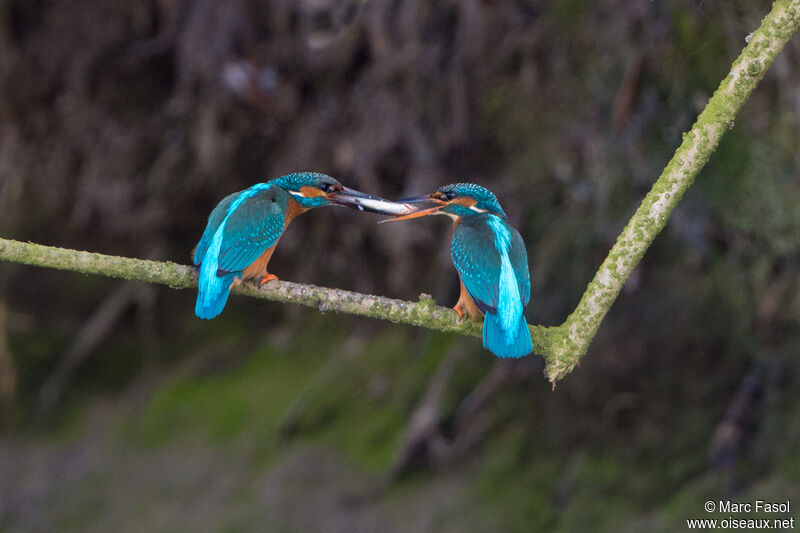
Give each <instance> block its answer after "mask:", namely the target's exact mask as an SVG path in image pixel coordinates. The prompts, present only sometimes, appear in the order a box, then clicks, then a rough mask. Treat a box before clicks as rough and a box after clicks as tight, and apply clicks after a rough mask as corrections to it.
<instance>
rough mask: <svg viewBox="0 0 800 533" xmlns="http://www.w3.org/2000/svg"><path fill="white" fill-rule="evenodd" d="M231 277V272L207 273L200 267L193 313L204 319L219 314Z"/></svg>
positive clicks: (226, 298) (229, 286)
mask: <svg viewBox="0 0 800 533" xmlns="http://www.w3.org/2000/svg"><path fill="white" fill-rule="evenodd" d="M233 277H234V275H233V274H228V275H226V276H217V275H216V272H214V273H210V275H209V273H207V272H203V268H202V267H201V268H200V279H199V282H198V289H199V290H198V292H197V303H196V304H195V305H194V314H196V315H197V316H199V317H200V318H204V319H206V320H210V319H212V318H214V317H215V316H217V315H218V314H220V313H221V312H222V309H223V308H224V307H225V302H227V301H228V294H230V292H231V282H232V281H233Z"/></svg>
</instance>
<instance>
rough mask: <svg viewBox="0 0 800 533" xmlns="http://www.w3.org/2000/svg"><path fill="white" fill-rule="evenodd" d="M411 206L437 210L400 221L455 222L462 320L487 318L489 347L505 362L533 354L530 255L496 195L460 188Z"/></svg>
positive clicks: (485, 338) (485, 342) (451, 187)
mask: <svg viewBox="0 0 800 533" xmlns="http://www.w3.org/2000/svg"><path fill="white" fill-rule="evenodd" d="M405 201H406V202H408V203H407V205H414V204H419V205H423V204H426V203H428V204H430V203H434V204H435V205H434V207H430V208H424V209H423V208H421V207H420V208H417V209H415V210H414V211H413V212H411V213H409V214H405V215H402V216H399V217H397V218H395V219H394V220H405V219H409V218H416V217H419V216H426V215H435V214H442V215H448V216H450V217H451V218H453V220H454V221H455V226H454V229H453V240H452V243H451V247H450V254H451V256H452V258H453V264H454V265H455V267H456V270H457V271H458V275H459V277H460V279H461V284H462V290H461V297H460V298H459V300H458V303H457V304H456V306H455V308H454V309H455V310H456V311H458V313H459V315H461V314H462V313H463V312H464V311H467V312H468V313H470V314H471V315H473V316H475V317H479V316H480V314H481V313H483V315H484V320H483V346H484V347H485V348H487V349H488V350H490V351H491V352H492V353H494V354H495V355H497V356H499V357H522V356H525V355H528V354H529V353H531V352H532V351H533V343H532V342H531V335H530V330H529V329H528V323H527V320H526V319H525V307H526V306H527V305H528V302H529V301H530V295H531V279H530V271H529V269H528V253H527V251H526V250H525V243H524V242H523V241H522V237H521V236H520V234H519V232H518V231H517V230H516V229H514V228H512V227H511V226H510V225H509V224H508V219H507V217H506V214H505V212H504V211H503V208H502V207H501V206H500V203H499V202H498V201H497V198H496V197H495V195H494V194H492V192H491V191H489V190H488V189H486V188H485V187H481V186H480V185H476V184H474V183H454V184H452V185H445V186H443V187H439V188H438V189H436V190H435V191H433V192H432V193H431V194H429V195H426V196H421V197H416V198H409V199H407V200H405ZM473 304H474V305H473Z"/></svg>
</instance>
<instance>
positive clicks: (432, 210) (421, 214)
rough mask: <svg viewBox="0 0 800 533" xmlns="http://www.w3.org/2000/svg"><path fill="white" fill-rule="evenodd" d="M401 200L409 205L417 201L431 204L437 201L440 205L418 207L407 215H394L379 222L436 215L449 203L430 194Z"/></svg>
mask: <svg viewBox="0 0 800 533" xmlns="http://www.w3.org/2000/svg"><path fill="white" fill-rule="evenodd" d="M401 202H404V204H405V205H408V206H410V205H412V204H415V203H419V204H427V205H430V204H431V203H436V204H439V205H435V206H433V207H429V208H427V209H416V210H414V211H412V212H411V213H407V214H405V215H401V216H397V217H394V218H387V219H386V220H381V221H380V222H378V223H379V224H382V223H384V222H397V221H398V220H409V219H412V218H419V217H424V216H428V215H435V214H436V212H437V211H439V210H440V209H441V208H443V207H444V206H446V205H447V202H443V201H442V200H437V199H435V198H431V197H429V196H423V197H419V198H409V199H407V200H401Z"/></svg>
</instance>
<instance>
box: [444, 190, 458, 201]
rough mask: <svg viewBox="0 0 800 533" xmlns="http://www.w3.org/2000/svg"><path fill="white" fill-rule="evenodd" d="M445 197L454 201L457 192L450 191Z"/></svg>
mask: <svg viewBox="0 0 800 533" xmlns="http://www.w3.org/2000/svg"><path fill="white" fill-rule="evenodd" d="M445 196H447V199H448V200H452V199H453V198H455V197H456V193H455V191H448V192H447V193H445Z"/></svg>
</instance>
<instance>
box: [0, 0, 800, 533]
mask: <svg viewBox="0 0 800 533" xmlns="http://www.w3.org/2000/svg"><path fill="white" fill-rule="evenodd" d="M769 4H770V3H769V2H766V1H758V2H752V1H745V0H726V1H704V2H695V1H678V0H673V1H664V2H623V1H610V2H599V3H598V2H588V1H582V0H570V1H568V2H539V1H526V0H498V1H479V0H467V1H448V0H444V1H432V2H430V1H419V0H399V1H396V0H367V1H360V0H352V1H343V2H330V1H327V0H304V1H301V2H295V1H290V0H273V1H261V2H259V1H245V0H233V1H227V2H213V1H209V0H199V1H194V2H192V1H185V0H159V1H149V2H123V1H120V0H111V1H105V2H75V1H59V2H47V1H17V0H11V1H8V2H5V3H4V4H3V6H2V8H0V234H2V235H4V236H8V237H13V238H17V239H22V240H31V241H36V242H41V243H44V244H55V245H61V246H69V247H75V248H81V249H90V250H93V251H101V252H105V253H112V254H120V255H129V256H137V257H149V258H158V259H170V260H174V261H179V262H188V260H189V251H190V250H191V249H192V247H193V246H194V244H195V242H196V240H197V238H198V237H199V235H200V233H201V232H202V229H203V226H204V223H205V217H206V216H207V215H208V213H209V211H210V210H211V208H212V207H213V206H214V205H215V204H216V202H217V201H218V200H219V199H220V198H222V197H223V196H224V195H226V194H228V193H230V192H232V191H235V190H240V189H242V188H244V187H247V186H249V185H251V184H252V183H254V182H256V181H262V180H265V179H269V178H272V177H277V176H279V175H281V174H284V173H288V172H291V171H296V170H318V171H324V172H327V173H329V174H331V175H333V176H336V177H337V178H339V179H340V180H341V181H342V182H344V183H345V184H346V185H349V186H352V187H356V188H359V189H361V190H364V191H369V192H373V193H375V194H379V195H382V196H386V197H400V196H405V195H411V194H419V193H423V192H427V191H429V190H432V189H433V188H434V187H435V186H437V185H441V184H444V183H450V182H454V181H474V182H478V183H481V184H483V185H486V186H487V187H488V188H490V189H491V190H493V191H494V192H496V193H497V195H498V197H499V198H500V200H501V202H502V204H503V206H504V208H505V209H506V211H507V212H508V213H509V215H510V217H511V219H512V222H513V223H514V225H515V226H516V227H518V228H519V229H520V231H521V233H522V235H523V237H524V238H525V240H526V243H527V245H528V253H529V257H530V260H531V264H532V270H533V281H534V287H533V299H532V304H531V306H530V308H529V318H530V321H531V322H534V323H542V324H547V325H552V324H558V323H560V322H561V321H562V320H563V319H564V317H565V316H566V315H567V314H568V313H569V312H570V311H571V309H572V308H573V307H574V305H575V304H576V302H577V301H578V298H579V297H580V294H581V293H582V292H583V290H584V288H585V286H586V284H587V283H588V281H589V280H590V279H591V277H592V275H593V273H594V271H595V269H596V268H597V266H598V265H599V264H600V262H601V261H602V259H603V258H604V256H605V253H606V252H607V250H608V249H609V247H610V245H611V244H612V243H613V242H614V239H615V238H616V236H617V234H618V233H619V231H620V229H621V228H622V226H623V224H624V223H625V221H626V220H627V218H628V216H630V214H631V213H632V212H633V210H634V209H635V208H636V206H637V205H638V201H639V199H640V198H641V197H642V196H643V194H644V193H645V192H646V191H647V190H648V188H649V186H650V184H651V183H652V182H653V181H654V180H655V178H656V177H657V175H658V174H659V172H660V171H661V169H662V167H663V166H664V165H665V164H666V162H667V160H668V159H669V157H670V156H671V154H672V152H673V150H674V149H675V147H676V146H677V145H678V143H679V141H680V138H681V137H680V136H681V133H682V132H683V131H685V130H687V129H688V128H689V126H690V125H691V123H692V121H693V119H694V117H695V116H696V114H697V113H698V112H699V110H700V109H702V107H703V105H704V103H705V101H706V100H707V98H708V96H709V94H710V92H711V91H713V90H714V88H715V87H716V86H717V84H718V83H719V81H720V80H721V79H722V78H723V77H724V76H725V75H726V74H727V71H728V68H729V66H730V64H731V61H732V60H733V59H734V58H735V57H736V55H738V53H739V51H740V50H741V48H742V47H743V46H744V42H745V38H746V36H747V34H748V33H749V32H750V31H752V30H753V29H755V28H756V27H757V25H758V23H759V19H760V18H761V17H762V16H763V15H764V14H765V13H766V11H767V10H768V9H769ZM799 63H800V42H798V40H797V39H794V40H793V41H792V42H790V44H789V46H788V47H787V49H786V50H785V52H784V53H783V54H782V55H781V56H780V57H779V58H778V60H777V61H776V63H775V65H774V67H773V68H772V69H771V70H770V71H769V72H768V74H767V76H766V78H765V80H764V82H763V83H762V84H761V85H760V86H759V88H758V89H757V91H756V92H755V93H754V95H753V97H752V98H751V100H750V102H748V104H747V105H746V107H745V108H744V110H743V111H742V113H741V114H740V116H739V118H738V119H737V121H736V123H735V124H732V125H731V131H729V132H728V134H727V135H726V136H725V138H724V139H723V141H722V144H721V145H720V147H719V149H718V150H717V152H716V154H715V155H714V156H713V158H712V160H711V162H710V163H709V164H708V166H707V167H706V168H705V169H704V170H703V172H702V173H701V174H700V176H699V177H698V179H697V182H696V184H695V185H694V187H693V188H692V189H690V191H689V193H688V194H687V196H686V198H685V199H684V201H683V202H682V203H681V204H680V205H679V207H678V208H677V210H676V212H675V213H674V215H673V218H672V219H671V220H670V223H669V226H668V228H667V230H666V231H665V232H664V234H663V235H661V236H660V237H659V238H658V239H657V241H656V243H655V245H654V246H653V247H652V248H651V250H650V251H649V252H648V254H647V255H646V256H645V258H644V260H643V262H642V264H641V266H640V267H639V268H638V269H637V271H636V273H635V274H634V276H633V277H632V278H631V279H630V280H629V282H628V284H627V285H626V288H625V290H624V292H623V295H622V296H621V297H620V299H619V301H618V302H617V303H616V304H615V306H614V307H613V308H612V310H611V313H610V314H609V316H608V318H607V319H606V322H605V323H604V324H603V326H602V327H601V330H600V334H599V335H598V338H597V339H596V340H595V343H594V345H593V346H592V347H591V349H590V351H589V354H588V355H587V357H586V359H585V362H584V363H583V364H582V366H581V367H580V368H579V369H577V370H576V371H575V372H574V373H573V374H571V375H570V376H569V377H568V378H567V379H566V380H565V381H563V382H562V383H561V384H559V387H558V388H557V389H556V390H555V392H551V391H550V388H549V384H548V383H547V382H546V381H545V380H544V379H543V378H542V377H541V366H542V365H541V362H540V361H539V360H538V359H537V358H535V357H531V358H528V359H527V360H524V361H522V362H520V363H516V364H514V365H513V366H510V367H506V366H504V365H503V364H501V363H497V362H496V361H495V360H494V359H493V358H492V357H491V355H490V354H489V353H488V352H484V351H483V350H482V349H480V346H479V343H478V342H477V341H474V340H471V339H470V340H468V339H458V340H456V339H452V338H449V337H442V336H438V335H433V334H430V333H428V332H421V331H415V330H408V329H406V328H395V327H390V326H387V325H384V324H381V323H375V322H362V321H358V320H356V319H345V318H337V317H329V316H324V317H319V316H317V315H316V314H314V313H311V312H306V311H301V310H298V309H295V308H292V307H290V306H277V305H273V304H265V303H263V302H252V301H244V300H240V299H234V300H232V301H231V303H230V304H229V306H228V308H227V309H226V310H225V313H224V314H223V315H222V316H221V317H220V318H219V319H217V320H214V321H212V322H209V323H206V322H203V323H200V321H199V320H196V319H195V318H194V316H193V314H192V312H191V311H192V306H193V303H192V300H193V298H194V295H193V294H191V293H190V292H189V291H185V292H182V293H178V292H175V291H170V290H168V289H161V288H159V289H153V288H146V287H138V288H137V289H136V290H122V289H120V288H119V287H118V285H117V283H116V282H112V281H108V280H99V279H89V278H85V277H79V276H75V275H72V274H64V273H59V272H48V271H40V270H33V269H30V268H27V267H21V266H11V265H0V273H2V276H0V370H2V371H0V374H2V375H0V385H2V384H3V383H6V382H8V383H11V385H10V386H8V387H6V386H5V385H3V386H0V389H1V390H0V393H2V394H3V400H2V402H3V404H2V405H3V409H2V413H0V414H2V416H3V423H4V426H3V427H4V431H5V432H6V436H5V437H2V438H0V474H2V475H0V479H4V480H5V481H0V502H2V503H0V524H6V523H8V524H9V525H10V526H11V527H12V529H15V528H16V529H20V530H24V529H31V528H33V529H36V528H40V529H41V528H43V527H48V526H49V527H51V528H56V529H60V530H64V529H70V528H71V529H85V527H86V526H89V527H93V528H96V529H100V530H101V529H108V527H106V526H108V525H109V524H114V525H115V526H116V525H118V524H119V523H121V522H122V523H128V524H138V525H141V524H144V525H145V526H146V525H149V524H152V527H153V528H158V527H167V528H169V527H170V526H176V525H180V524H183V525H186V524H188V525H189V526H191V525H195V526H196V527H197V528H203V527H205V528H212V529H221V528H224V527H229V528H232V529H242V528H246V526H247V525H251V524H253V523H254V522H260V523H265V521H268V520H274V521H277V522H275V523H280V524H292V523H294V524H298V523H299V524H301V526H302V529H314V528H320V527H323V526H324V525H325V524H327V525H329V526H331V524H333V526H332V527H331V529H334V530H336V528H338V527H343V528H345V529H346V530H348V531H353V530H374V529H375V526H376V524H380V525H381V526H383V527H381V530H385V531H389V530H391V529H390V528H391V525H392V524H394V525H395V527H394V529H395V530H398V531H408V530H420V529H423V530H424V529H425V528H427V529H429V530H430V529H444V530H451V531H466V530H468V529H470V528H471V529H473V530H477V531H485V530H500V529H508V530H518V531H527V530H531V529H534V530H535V529H543V528H560V529H562V530H583V529H585V527H586V524H591V525H592V527H593V528H595V529H605V530H610V531H617V530H619V529H620V528H621V527H627V528H629V529H631V530H656V529H673V528H678V527H682V525H681V524H682V522H681V521H682V520H683V519H685V518H691V517H703V511H702V509H701V506H702V503H703V502H704V501H705V500H706V499H712V498H714V497H717V496H719V495H721V494H739V495H740V497H741V499H742V500H746V499H747V498H748V497H749V496H753V497H759V498H762V499H770V498H772V499H775V500H785V499H786V498H791V497H794V499H795V501H800V488H799V487H800V463H799V462H798V457H800V450H799V449H798V442H800V435H798V429H797V428H800V403H798V400H797V398H798V395H797V393H796V391H797V388H798V385H799V384H800V383H798V381H799V380H798V367H799V366H800V364H799V363H798V360H797V353H798V349H800V328H799V327H798V325H799V324H798V323H800V279H799V278H798V264H800V209H798V205H800V180H798V165H799V164H800V160H799V159H798V157H800V156H798V153H800V152H798V150H797V146H798V144H799V143H800V139H799V138H798V131H800V128H798V126H800V105H799V104H798V102H800V64H799ZM377 220H378V218H377V217H375V216H372V215H363V214H358V213H355V212H351V211H346V210H335V209H330V210H320V211H319V212H314V213H310V214H308V215H305V216H304V217H302V218H300V219H298V221H297V222H296V223H295V225H293V226H292V228H291V229H290V230H289V232H288V233H287V235H286V236H285V237H284V238H283V239H282V241H281V244H280V248H279V250H278V252H277V253H276V256H275V258H274V259H273V263H272V265H273V267H274V268H273V270H274V271H275V273H277V274H278V275H279V276H280V277H281V278H283V279H288V280H292V281H303V282H311V283H318V284H326V285H333V286H338V287H342V288H347V289H353V290H359V291H364V292H374V293H379V294H384V295H388V296H393V297H401V298H414V297H415V296H416V295H417V294H418V293H419V292H421V291H424V292H429V293H431V294H433V295H434V297H435V298H436V299H437V301H438V302H440V303H442V304H450V303H454V302H455V299H456V297H457V289H458V287H457V281H456V277H455V273H454V271H453V269H452V266H451V265H450V259H449V251H448V249H447V245H446V243H447V239H448V237H449V232H448V230H447V229H446V228H445V224H444V222H443V221H441V220H425V221H417V222H408V223H405V224H396V225H395V224H393V225H387V226H377V225H376V224H375V222H376V221H377ZM113 295H117V298H118V299H117V300H113V301H112V302H111V303H109V299H110V298H111V297H112V296H113ZM104 305H106V306H107V307H103V306H104ZM2 309H5V310H6V313H5V317H6V318H5V321H3V320H2V317H3V316H4V314H3V312H2ZM109 309H110V310H112V311H114V313H115V314H109V311H108V310H109ZM98 310H100V311H98ZM98 313H99V315H101V316H113V317H115V318H114V319H113V320H110V321H106V322H110V323H108V324H106V325H103V321H102V320H95V321H92V317H93V316H95V317H96V316H97V315H98ZM98 323H100V324H101V326H102V327H99V326H97V324H98ZM82 338H83V339H87V342H86V343H84V344H80V342H78V341H79V340H80V339H82ZM76 339H78V341H76ZM65 358H67V359H69V360H71V361H73V363H70V364H66V365H65V363H64V360H65ZM9 362H10V364H8V363H9ZM64 368H66V370H64ZM48 383H49V384H53V383H55V384H57V385H58V387H59V390H60V391H61V394H60V395H59V396H58V398H59V401H58V402H57V404H56V405H55V407H53V408H49V409H45V410H42V409H41V402H42V390H43V387H45V385H46V384H48ZM50 390H52V389H50ZM121 391H126V392H121ZM109 400H110V401H109ZM101 403H110V405H108V406H105V407H103V408H100V407H97V406H98V405H99V404H101ZM431 406H435V407H436V408H435V409H434V410H433V414H432V415H431V416H428V415H429V414H430V413H431V411H424V413H423V412H422V411H423V410H421V409H420V408H421V407H424V408H425V409H428V408H430V407H431ZM86 413H92V415H91V416H88V415H87V414H86ZM426 413H427V414H426ZM423 414H424V415H425V416H428V418H425V416H423ZM111 420H113V422H112V421H111ZM37 421H39V423H38V424H37ZM41 421H44V422H45V423H42V422H41ZM411 421H413V423H410V422H411ZM415 424H416V425H415ZM425 424H427V425H425ZM420 427H423V428H426V429H425V431H416V429H415V428H417V429H418V428H420ZM42 435H45V436H50V437H51V440H53V442H42V441H41V436H42ZM309 449H310V450H312V451H309ZM42 464H44V466H41V465H42ZM409 471H410V472H411V473H412V475H411V476H408V475H406V474H407V473H408V472H409ZM381 472H384V473H385V472H390V473H392V474H396V478H397V479H396V480H395V483H393V484H387V485H385V486H390V487H391V488H388V489H387V491H386V492H381V493H378V494H379V495H378V496H375V497H374V498H365V497H363V495H364V494H365V493H369V492H371V489H370V487H373V485H374V484H375V483H376V480H375V478H376V477H380V476H381V474H380V473H381ZM120 479H121V480H123V482H122V483H120V482H119V481H118V480H120ZM393 479H394V478H393ZM211 487H213V489H212V488H211ZM137 489H141V490H137ZM737 491H738V492H737ZM148 494H149V496H148ZM163 494H170V495H171V497H169V498H162V497H159V495H163ZM304 494H312V495H313V498H309V497H308V496H307V495H304ZM165 500H169V501H171V502H173V504H174V505H172V506H169V505H166V504H165ZM309 501H319V502H323V503H320V504H319V505H318V506H311V507H314V509H312V510H309V509H308V502H309ZM53 502H56V503H55V504H53ZM303 502H305V503H306V507H303V505H302V503H303ZM600 502H602V503H600ZM198 508H202V509H203V511H202V512H200V513H198V512H197V509H198ZM126 521H127V522H126ZM298 521H299V522H298ZM165 524H166V526H165ZM287 527H288V526H287Z"/></svg>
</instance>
